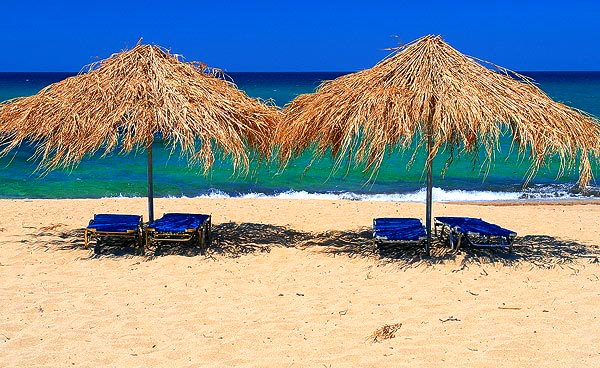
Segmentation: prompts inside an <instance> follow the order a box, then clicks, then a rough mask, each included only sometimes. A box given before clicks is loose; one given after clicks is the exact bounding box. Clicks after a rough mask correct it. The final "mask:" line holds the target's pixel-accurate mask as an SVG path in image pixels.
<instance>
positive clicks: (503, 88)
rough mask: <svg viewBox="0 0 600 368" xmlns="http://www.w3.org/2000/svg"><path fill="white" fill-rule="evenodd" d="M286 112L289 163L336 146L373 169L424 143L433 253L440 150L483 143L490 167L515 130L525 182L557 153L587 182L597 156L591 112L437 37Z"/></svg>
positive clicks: (281, 137)
mask: <svg viewBox="0 0 600 368" xmlns="http://www.w3.org/2000/svg"><path fill="white" fill-rule="evenodd" d="M484 65H486V66H487V67H486V66H484ZM284 116H285V117H284V118H283V119H282V120H281V122H280V125H279V127H278V129H277V133H276V134H277V142H278V144H279V146H280V150H279V157H280V159H281V161H282V163H283V164H284V165H285V164H286V163H287V162H288V160H289V159H290V158H291V157H294V156H296V155H298V154H300V153H301V152H302V151H303V150H304V149H306V148H307V147H308V146H310V145H311V144H313V142H316V150H315V152H316V155H317V156H320V155H323V154H324V153H325V152H326V151H327V150H328V149H331V151H332V153H333V155H334V157H336V158H337V160H336V161H335V165H334V168H337V167H339V166H340V164H341V163H342V161H343V160H344V159H349V160H350V161H352V162H354V163H356V164H357V165H358V164H362V165H363V167H364V169H365V170H366V171H370V172H371V175H373V174H374V173H376V172H377V169H378V168H379V167H380V165H381V162H382V160H383V159H384V157H385V154H386V152H389V151H390V150H392V149H395V148H398V147H400V148H409V147H411V146H413V147H415V146H416V148H417V149H418V148H419V147H421V146H424V145H426V146H427V152H428V154H427V159H426V171H427V201H426V202H427V210H426V220H427V221H426V227H427V233H428V241H427V246H426V251H427V253H429V249H430V246H431V202H432V193H431V190H432V182H431V181H432V180H431V163H432V161H433V159H434V157H435V156H436V154H437V153H438V152H439V151H440V150H448V151H450V152H451V153H453V152H454V151H455V149H458V150H459V152H467V153H471V154H474V155H477V154H478V152H479V149H480V148H483V149H484V150H485V152H486V154H487V159H488V160H487V162H488V163H489V161H490V160H491V159H492V158H493V155H494V152H495V151H496V150H497V148H498V139H499V137H500V136H501V135H502V134H503V132H505V131H508V132H510V134H511V135H512V139H513V141H514V142H515V143H516V146H517V147H518V148H519V150H520V152H521V153H523V154H524V153H527V154H528V155H530V157H531V161H532V166H531V170H530V173H529V176H528V177H527V181H528V180H529V179H531V177H532V176H533V175H534V174H535V172H536V171H537V169H538V168H540V166H542V165H543V164H544V162H545V161H546V159H547V157H548V156H552V155H558V156H559V157H560V161H561V164H562V165H561V171H562V170H564V169H565V168H568V167H570V166H573V165H574V164H575V163H576V161H577V160H579V182H578V183H579V185H580V186H581V187H585V186H586V185H587V184H588V183H589V182H590V180H591V178H592V167H591V163H590V160H591V159H594V158H595V159H598V155H599V152H600V125H599V124H598V121H597V120H596V119H595V118H594V117H592V116H590V115H588V114H585V113H583V112H581V111H579V110H576V109H574V108H571V107H568V106H566V105H564V104H562V103H558V102H555V101H553V100H552V99H550V98H549V97H548V96H546V95H545V94H544V93H543V92H542V91H541V90H540V89H539V88H537V87H536V86H535V85H534V84H533V83H531V81H530V80H529V79H527V78H526V77H524V76H521V75H519V74H517V73H513V72H510V71H508V70H507V69H504V68H501V67H498V66H496V65H494V64H490V63H486V62H483V61H481V60H478V59H475V58H472V57H469V56H466V55H463V54H461V53H460V52H458V51H457V50H455V49H454V48H452V47H451V46H450V45H448V44H447V43H445V42H444V41H443V40H442V39H441V37H439V36H431V35H429V36H425V37H422V38H420V39H418V40H416V41H414V42H412V43H410V44H407V45H405V46H403V47H400V48H397V49H395V51H394V52H393V53H392V54H391V55H390V56H389V57H388V58H386V59H384V60H382V61H381V62H379V63H378V64H377V65H375V66H374V67H372V68H370V69H366V70H362V71H359V72H356V73H353V74H348V75H345V76H342V77H339V78H338V79H335V80H333V81H329V82H325V83H324V84H322V85H321V86H320V87H319V89H318V90H317V91H316V92H315V93H313V94H304V95H300V96H298V97H297V98H296V99H294V100H293V101H292V102H291V103H289V104H288V105H287V106H286V109H285V110H284ZM421 138H423V139H421ZM413 143H415V144H414V145H413ZM371 178H373V176H371Z"/></svg>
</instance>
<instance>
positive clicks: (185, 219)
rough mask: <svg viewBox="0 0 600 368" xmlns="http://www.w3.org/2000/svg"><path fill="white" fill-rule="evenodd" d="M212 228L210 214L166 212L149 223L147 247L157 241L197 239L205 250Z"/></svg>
mask: <svg viewBox="0 0 600 368" xmlns="http://www.w3.org/2000/svg"><path fill="white" fill-rule="evenodd" d="M210 229H211V223H210V215H200V214H193V213H165V214H164V215H163V216H162V217H161V218H159V219H157V220H155V221H152V222H150V223H148V226H147V228H146V247H148V248H150V247H152V245H153V243H154V242H155V241H168V242H189V241H195V242H197V244H198V246H199V247H200V249H201V250H202V251H203V250H204V249H205V248H206V246H208V244H209V243H210ZM159 247H160V246H159Z"/></svg>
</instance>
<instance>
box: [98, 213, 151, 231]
mask: <svg viewBox="0 0 600 368" xmlns="http://www.w3.org/2000/svg"><path fill="white" fill-rule="evenodd" d="M141 221H142V216H138V215H115V214H99V215H94V219H93V220H92V221H90V224H89V225H88V226H87V228H88V229H95V230H96V231H97V232H107V233H126V232H128V231H137V230H138V226H139V225H140V222H141Z"/></svg>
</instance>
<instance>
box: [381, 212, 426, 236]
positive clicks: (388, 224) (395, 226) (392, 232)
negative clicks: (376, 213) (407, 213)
mask: <svg viewBox="0 0 600 368" xmlns="http://www.w3.org/2000/svg"><path fill="white" fill-rule="evenodd" d="M373 230H374V231H375V237H376V238H378V239H382V240H390V241H420V240H423V239H424V238H426V237H427V231H425V226H423V224H422V223H421V220H419V219H416V218H399V217H396V218H390V217H382V218H376V219H375V220H373Z"/></svg>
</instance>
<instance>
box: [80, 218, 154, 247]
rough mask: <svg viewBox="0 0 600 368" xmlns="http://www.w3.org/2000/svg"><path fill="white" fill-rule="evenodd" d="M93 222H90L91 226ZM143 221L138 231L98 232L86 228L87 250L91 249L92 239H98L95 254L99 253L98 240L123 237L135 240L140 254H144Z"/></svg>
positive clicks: (85, 244) (85, 241)
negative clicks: (104, 237)
mask: <svg viewBox="0 0 600 368" xmlns="http://www.w3.org/2000/svg"><path fill="white" fill-rule="evenodd" d="M92 221H93V220H90V224H91V222H92ZM142 224H143V220H141V221H140V223H139V224H138V228H137V229H136V230H127V231H125V232H115V231H98V230H96V229H94V228H86V229H85V232H84V233H83V243H84V246H85V249H88V248H89V245H90V241H91V240H92V239H96V244H95V245H94V253H98V238H100V237H103V236H106V237H122V238H133V239H134V240H135V243H136V248H137V249H138V252H139V253H143V252H144V244H143V243H142V233H143V225H142Z"/></svg>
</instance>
